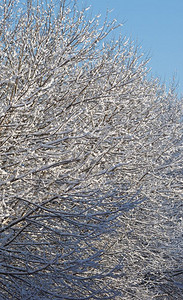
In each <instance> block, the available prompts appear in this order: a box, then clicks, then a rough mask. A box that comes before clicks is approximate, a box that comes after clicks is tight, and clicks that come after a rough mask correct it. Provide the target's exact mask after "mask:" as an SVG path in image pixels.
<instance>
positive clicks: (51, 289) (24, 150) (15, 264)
mask: <svg viewBox="0 0 183 300" xmlns="http://www.w3.org/2000/svg"><path fill="white" fill-rule="evenodd" d="M0 3H1V6H0V14H1V20H0V44H1V47H0V57H1V73H0V101H1V102H0V154H1V162H0V187H1V203H0V205H1V206H0V209H1V210H0V213H1V223H2V225H1V229H0V241H1V244H0V295H1V298H2V299H57V298H58V299H59V298H60V299H72V300H74V299H117V297H119V299H121V297H126V298H125V299H128V298H130V299H131V298H132V297H133V296H134V297H135V295H137V296H138V294H139V297H141V298H144V299H146V298H145V297H150V295H151V294H150V293H151V292H152V289H151V287H152V285H153V284H152V281H153V280H154V279H153V280H150V279H151V278H152V277H153V276H155V275H154V274H160V275H158V276H159V277H158V279H159V278H160V277H161V276H163V275H162V274H165V272H168V271H169V269H170V268H174V269H176V268H177V265H178V264H180V261H181V257H182V246H181V244H180V235H181V226H182V225H181V214H180V212H181V197H182V168H183V167H182V161H183V160H182V124H181V122H180V120H181V109H182V102H181V101H178V100H177V96H176V94H175V93H174V92H172V90H170V91H169V92H168V93H167V92H166V91H165V89H164V88H163V87H162V86H161V85H160V84H159V82H158V80H154V79H151V80H150V79H149V77H147V72H148V69H147V62H148V59H147V58H146V57H145V56H144V55H143V54H142V52H141V50H140V49H139V48H138V47H135V45H134V43H132V42H130V41H129V40H127V39H126V38H124V39H123V38H119V39H118V40H117V41H116V40H115V39H113V40H112V38H111V36H112V31H113V30H114V29H115V28H116V27H118V25H117V24H116V22H115V21H113V22H109V21H108V20H107V18H106V21H104V24H103V25H101V24H100V22H99V17H94V18H90V17H89V15H88V12H87V10H88V9H87V8H84V9H79V8H78V6H77V1H66V0H62V1H59V2H56V1H55V2H54V1H47V2H42V1H40V2H39V1H35V3H34V1H27V2H26V3H25V4H23V3H21V2H20V3H19V2H18V1H16V0H4V1H1V2H0ZM109 35H110V39H111V40H109V38H107V37H108V36H109ZM176 243H177V245H179V247H176ZM170 257H171V259H170ZM148 274H150V275H149V277H148ZM152 274H153V276H152ZM156 276H157V275H156ZM147 277H148V278H149V279H148V280H147ZM153 278H155V277H153ZM161 278H162V277H161ZM149 282H151V284H149ZM162 292H163V293H164V291H163V284H161V287H160V288H159V289H158V290H156V291H154V290H153V292H152V293H162ZM118 293H122V294H119V296H118ZM148 299H149V298H148Z"/></svg>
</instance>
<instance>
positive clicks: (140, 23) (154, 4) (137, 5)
mask: <svg viewBox="0 0 183 300" xmlns="http://www.w3.org/2000/svg"><path fill="white" fill-rule="evenodd" d="M79 2H80V3H84V4H85V5H87V6H88V5H91V6H92V12H93V14H98V13H101V14H102V15H105V12H106V10H107V9H109V10H111V9H113V11H112V13H110V18H111V19H114V18H116V19H117V20H118V22H119V23H124V26H123V27H122V28H121V29H120V31H121V32H122V33H124V35H126V36H128V37H130V38H132V39H133V40H135V41H137V43H138V44H140V45H141V46H142V48H143V51H145V53H148V54H149V55H150V57H151V61H150V63H149V66H150V67H151V68H152V73H153V75H154V76H156V77H159V78H160V79H161V81H162V82H165V83H166V84H167V85H168V83H169V82H171V81H172V78H173V76H175V78H176V81H178V84H179V87H178V92H179V93H180V94H183V0H86V1H82V0H81V1H80V0H79Z"/></svg>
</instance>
